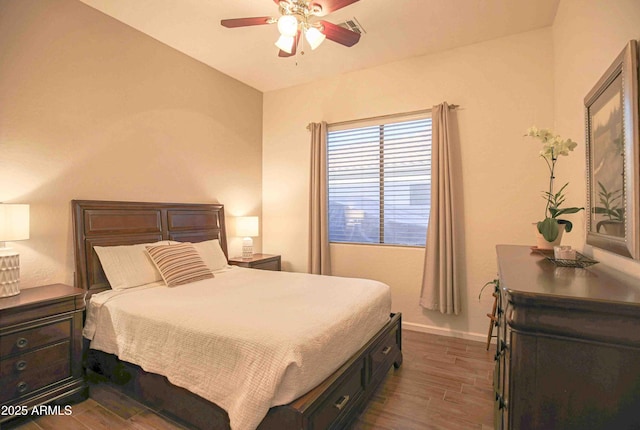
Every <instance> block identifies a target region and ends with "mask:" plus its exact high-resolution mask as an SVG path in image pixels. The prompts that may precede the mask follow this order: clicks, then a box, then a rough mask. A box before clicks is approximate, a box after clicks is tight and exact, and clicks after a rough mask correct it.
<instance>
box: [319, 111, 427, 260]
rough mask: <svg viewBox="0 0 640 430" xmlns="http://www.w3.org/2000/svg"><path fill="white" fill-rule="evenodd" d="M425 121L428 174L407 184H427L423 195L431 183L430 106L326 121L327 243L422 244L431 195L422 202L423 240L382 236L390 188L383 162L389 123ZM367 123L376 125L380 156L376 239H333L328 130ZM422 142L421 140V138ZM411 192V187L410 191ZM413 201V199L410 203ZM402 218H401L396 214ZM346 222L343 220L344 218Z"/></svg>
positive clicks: (419, 246)
mask: <svg viewBox="0 0 640 430" xmlns="http://www.w3.org/2000/svg"><path fill="white" fill-rule="evenodd" d="M417 120H420V121H427V124H426V127H425V129H424V130H425V135H426V136H428V137H427V138H425V139H424V142H425V143H426V146H427V149H426V151H427V152H428V154H429V155H428V162H425V163H426V167H427V170H426V172H427V175H428V178H427V179H426V180H424V182H420V183H419V184H408V186H409V188H411V186H412V185H426V187H427V189H428V192H427V194H426V196H429V195H430V187H431V149H432V134H431V133H432V124H433V122H432V115H431V110H426V111H417V112H411V113H406V114H394V115H386V116H382V117H376V118H369V119H364V120H355V121H347V122H342V123H335V124H329V125H328V129H327V154H326V157H327V172H326V173H327V177H326V182H327V183H326V189H327V214H326V215H327V230H328V236H329V237H328V241H329V243H330V244H338V245H340V244H347V245H374V246H392V247H407V248H424V247H425V246H426V234H427V228H428V224H429V213H430V209H431V208H430V206H431V202H430V198H429V199H428V200H427V198H425V200H427V202H426V203H425V206H427V209H426V212H427V215H426V217H425V219H424V224H425V229H424V241H423V242H421V243H419V244H414V243H407V241H405V242H404V243H398V241H393V242H389V241H387V240H386V237H385V221H386V219H387V218H388V217H387V214H385V205H386V202H385V193H386V191H385V188H389V186H386V185H385V175H387V171H388V170H391V169H390V168H389V167H388V166H386V165H385V162H386V157H387V154H386V153H387V152H390V151H389V149H388V148H387V146H388V145H386V144H385V142H386V141H385V127H386V126H389V125H395V124H403V123H410V122H413V121H417ZM368 127H372V128H373V127H377V128H378V154H379V158H378V165H379V177H378V181H377V183H378V198H379V200H378V205H377V206H378V240H377V241H357V240H356V241H353V240H336V239H335V238H334V239H333V240H332V238H331V231H332V228H331V208H332V203H331V200H330V197H331V189H332V188H331V185H330V177H331V175H330V169H331V166H332V165H331V162H330V152H331V150H330V147H331V138H330V136H331V133H334V132H338V131H346V130H358V129H364V128H368ZM421 142H422V141H421ZM410 193H411V191H410ZM412 198H413V197H412V196H411V195H410V196H409V200H410V201H411V200H412ZM411 204H413V203H411ZM399 219H402V218H399ZM345 225H346V222H345Z"/></svg>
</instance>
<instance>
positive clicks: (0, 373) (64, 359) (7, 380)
mask: <svg viewBox="0 0 640 430" xmlns="http://www.w3.org/2000/svg"><path fill="white" fill-rule="evenodd" d="M70 359H71V346H70V343H69V341H65V342H61V343H59V344H56V345H51V346H47V347H45V348H42V349H38V350H35V351H32V352H28V353H26V354H20V355H18V356H15V357H11V358H7V359H5V360H2V361H0V402H5V401H7V400H10V399H13V398H17V397H20V396H24V395H26V394H28V393H30V392H32V391H34V390H37V389H38V388H42V387H45V386H47V385H49V384H52V383H54V382H58V381H61V380H63V379H66V378H68V377H70V376H71V366H70Z"/></svg>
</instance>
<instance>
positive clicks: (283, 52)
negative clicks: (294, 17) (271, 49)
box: [278, 31, 300, 58]
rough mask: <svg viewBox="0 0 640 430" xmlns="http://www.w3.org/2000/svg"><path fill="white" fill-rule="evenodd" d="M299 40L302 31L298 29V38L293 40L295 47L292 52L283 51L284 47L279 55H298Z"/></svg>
mask: <svg viewBox="0 0 640 430" xmlns="http://www.w3.org/2000/svg"><path fill="white" fill-rule="evenodd" d="M298 42H300V31H298V34H297V35H296V38H295V39H294V41H293V48H292V49H291V54H289V53H288V52H287V51H283V50H282V49H281V50H280V52H278V57H283V58H286V57H293V56H294V55H296V49H297V48H298Z"/></svg>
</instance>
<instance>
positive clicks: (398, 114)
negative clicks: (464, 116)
mask: <svg viewBox="0 0 640 430" xmlns="http://www.w3.org/2000/svg"><path fill="white" fill-rule="evenodd" d="M459 107H460V105H449V109H457V108H459ZM432 110H433V109H422V110H414V111H412V112H403V113H392V114H388V115H380V116H372V117H370V118H361V119H351V120H348V121H340V122H332V123H331V124H327V125H328V126H330V127H335V126H342V125H348V124H354V123H357V122H361V121H371V120H379V119H389V118H393V117H395V116H401V115H402V116H405V115H407V116H408V115H420V114H425V113H431V111H432ZM307 130H311V124H309V125H307Z"/></svg>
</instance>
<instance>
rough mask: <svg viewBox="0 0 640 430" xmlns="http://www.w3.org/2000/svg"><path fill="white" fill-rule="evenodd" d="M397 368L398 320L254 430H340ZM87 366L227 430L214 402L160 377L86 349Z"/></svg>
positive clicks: (146, 399)
mask: <svg viewBox="0 0 640 430" xmlns="http://www.w3.org/2000/svg"><path fill="white" fill-rule="evenodd" d="M401 364H402V315H401V314H400V313H396V314H391V319H390V320H389V322H388V323H387V324H386V325H385V326H384V327H383V328H382V329H380V331H378V333H376V335H375V336H373V337H372V338H371V339H370V340H369V342H367V343H366V344H365V345H364V346H363V347H362V348H361V349H360V350H359V351H358V352H357V353H356V354H354V355H353V356H352V357H351V358H350V359H349V360H348V361H347V362H346V363H345V364H344V365H343V366H342V367H340V368H339V369H338V370H337V371H336V372H334V373H333V374H332V375H331V376H329V377H328V378H327V379H326V380H325V381H324V382H322V383H321V384H320V385H319V386H317V387H316V388H314V389H313V390H311V391H310V392H309V393H307V394H305V395H304V396H302V397H300V398H299V399H297V400H294V401H293V402H291V403H289V404H288V405H284V406H277V407H273V408H271V409H270V410H269V413H268V414H267V416H266V417H265V418H264V420H263V421H262V422H261V423H260V426H259V427H258V429H259V430H303V429H341V428H345V427H346V426H347V425H348V423H350V422H351V421H353V420H354V419H355V418H356V417H357V416H358V414H359V413H360V412H361V411H362V410H363V409H364V407H365V405H366V403H367V402H368V400H369V399H370V398H371V396H372V395H373V393H374V392H375V390H376V388H377V387H378V386H379V385H380V383H381V382H382V381H383V380H384V378H385V376H386V375H387V372H388V371H389V369H390V368H391V366H392V365H393V366H394V367H395V368H396V369H397V368H398V367H400V365H401ZM86 367H87V369H88V370H90V371H92V372H95V373H98V374H102V375H104V376H105V377H107V378H109V379H110V380H111V381H112V382H113V383H114V384H116V385H118V386H120V387H122V389H123V390H124V391H125V392H126V393H127V394H128V395H130V396H132V397H134V398H135V399H137V400H139V401H141V402H142V403H145V404H146V405H148V406H150V407H152V408H154V409H157V410H160V411H161V412H163V413H166V414H168V415H170V416H174V417H177V418H179V419H180V420H181V421H184V422H187V423H189V424H190V425H191V426H194V427H195V428H198V429H211V428H214V429H229V417H228V416H227V413H226V412H225V411H224V410H223V409H221V408H220V407H219V406H217V405H216V404H214V403H211V402H209V401H207V400H205V399H203V398H202V397H199V396H197V395H195V394H193V393H191V392H189V391H187V390H185V389H184V388H180V387H176V386H174V385H172V384H171V383H169V381H168V380H167V379H166V378H165V377H163V376H160V375H157V374H153V373H147V372H145V371H144V370H142V369H141V368H140V367H139V366H136V365H134V364H131V363H127V362H123V361H120V360H118V358H117V357H116V356H114V355H111V354H106V353H104V352H101V351H96V350H88V351H87V359H86Z"/></svg>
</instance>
